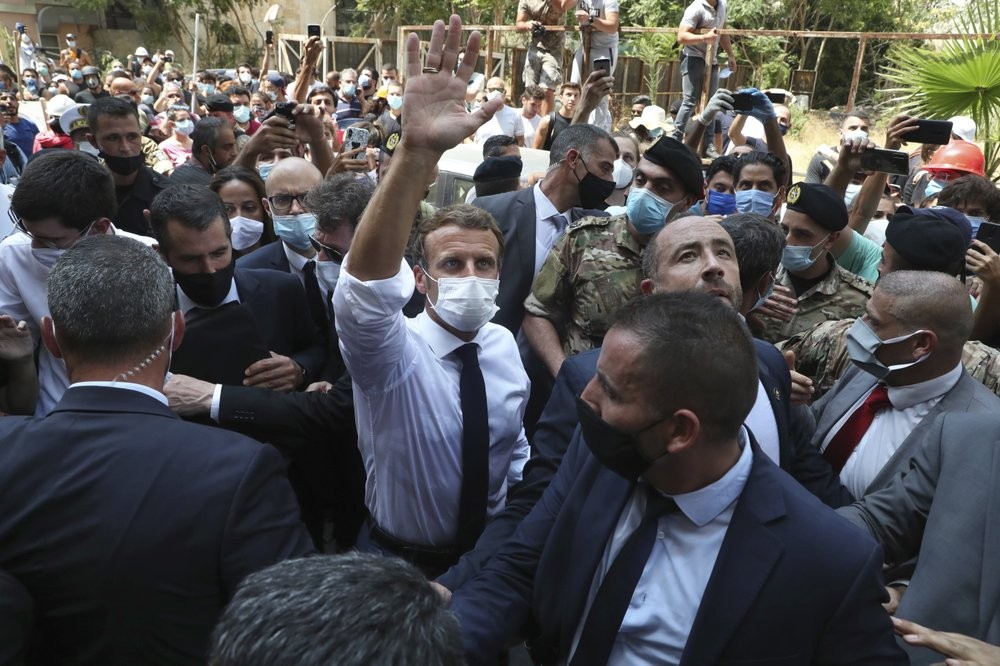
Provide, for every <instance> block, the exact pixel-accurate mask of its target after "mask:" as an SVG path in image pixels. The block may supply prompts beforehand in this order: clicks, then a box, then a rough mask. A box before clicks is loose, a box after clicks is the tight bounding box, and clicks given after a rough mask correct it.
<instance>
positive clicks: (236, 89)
mask: <svg viewBox="0 0 1000 666" xmlns="http://www.w3.org/2000/svg"><path fill="white" fill-rule="evenodd" d="M226 94H227V95H228V96H230V97H242V96H243V95H246V96H247V97H249V96H250V91H249V90H248V89H246V88H245V87H243V86H232V87H230V88H229V89H228V90H227V91H226Z"/></svg>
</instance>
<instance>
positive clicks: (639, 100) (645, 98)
mask: <svg viewBox="0 0 1000 666" xmlns="http://www.w3.org/2000/svg"><path fill="white" fill-rule="evenodd" d="M632 103H633V104H645V105H646V106H649V105H650V104H652V103H653V100H652V99H651V98H650V96H649V95H636V96H635V97H633V98H632Z"/></svg>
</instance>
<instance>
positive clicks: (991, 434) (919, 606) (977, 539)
mask: <svg viewBox="0 0 1000 666" xmlns="http://www.w3.org/2000/svg"><path fill="white" fill-rule="evenodd" d="M838 513H840V514H841V515H843V516H845V517H846V518H847V519H849V520H851V521H852V522H854V523H855V524H857V525H859V526H861V527H863V528H864V529H866V530H867V531H868V532H869V533H870V534H871V535H872V536H874V537H875V539H876V540H877V541H879V542H880V543H881V544H882V546H883V548H884V549H885V555H886V560H887V561H893V562H900V561H904V560H907V559H909V558H912V557H913V556H915V555H916V554H917V553H918V552H919V554H920V559H919V560H918V562H917V567H916V570H915V572H914V574H913V577H912V579H911V580H910V587H909V589H908V590H907V591H906V594H904V595H903V601H902V603H901V604H900V606H899V610H898V611H897V612H896V615H898V616H899V617H902V618H906V619H908V620H913V621H915V622H918V623H919V624H922V625H924V626H927V627H932V628H934V629H942V630H945V631H955V632H959V633H962V634H967V635H969V636H973V637H975V638H978V639H980V640H984V641H987V642H989V643H993V644H997V643H1000V529H998V526H1000V418H998V416H996V415H984V414H975V415H973V414H943V415H941V416H939V417H938V418H937V419H936V420H935V421H934V423H933V424H929V425H928V426H927V427H924V428H922V429H921V432H920V440H919V441H917V442H915V443H914V446H913V457H912V459H911V461H910V464H909V468H908V470H907V471H905V472H904V473H902V474H896V475H895V476H893V478H891V479H889V480H888V482H887V484H886V485H885V487H884V488H882V489H881V490H879V491H878V492H875V493H872V494H869V495H866V496H865V497H864V498H863V499H862V500H861V501H859V502H856V503H854V504H853V505H851V506H849V507H844V508H842V509H838ZM903 647H904V649H906V650H907V652H909V653H910V655H911V659H912V663H913V664H930V663H936V662H939V661H941V660H942V659H941V657H940V655H936V654H935V653H932V652H931V651H929V650H926V649H923V648H919V649H918V648H912V647H909V646H906V645H904V646H903Z"/></svg>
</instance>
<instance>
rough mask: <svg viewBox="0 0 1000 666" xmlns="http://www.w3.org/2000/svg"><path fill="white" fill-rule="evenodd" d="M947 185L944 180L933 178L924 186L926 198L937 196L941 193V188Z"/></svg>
mask: <svg viewBox="0 0 1000 666" xmlns="http://www.w3.org/2000/svg"><path fill="white" fill-rule="evenodd" d="M945 185H947V183H945V182H944V181H943V180H938V179H937V178H931V179H930V181H929V182H928V183H927V186H926V187H925V188H924V198H925V199H929V198H930V197H936V196H937V195H939V194H941V190H943V189H944V186H945Z"/></svg>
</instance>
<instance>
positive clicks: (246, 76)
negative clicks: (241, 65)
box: [240, 72, 252, 83]
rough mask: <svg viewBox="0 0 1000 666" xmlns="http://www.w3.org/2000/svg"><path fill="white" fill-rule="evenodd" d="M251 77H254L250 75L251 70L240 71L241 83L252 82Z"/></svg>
mask: <svg viewBox="0 0 1000 666" xmlns="http://www.w3.org/2000/svg"><path fill="white" fill-rule="evenodd" d="M251 78H252V77H251V76H250V72H240V82H241V83H250V80H251Z"/></svg>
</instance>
